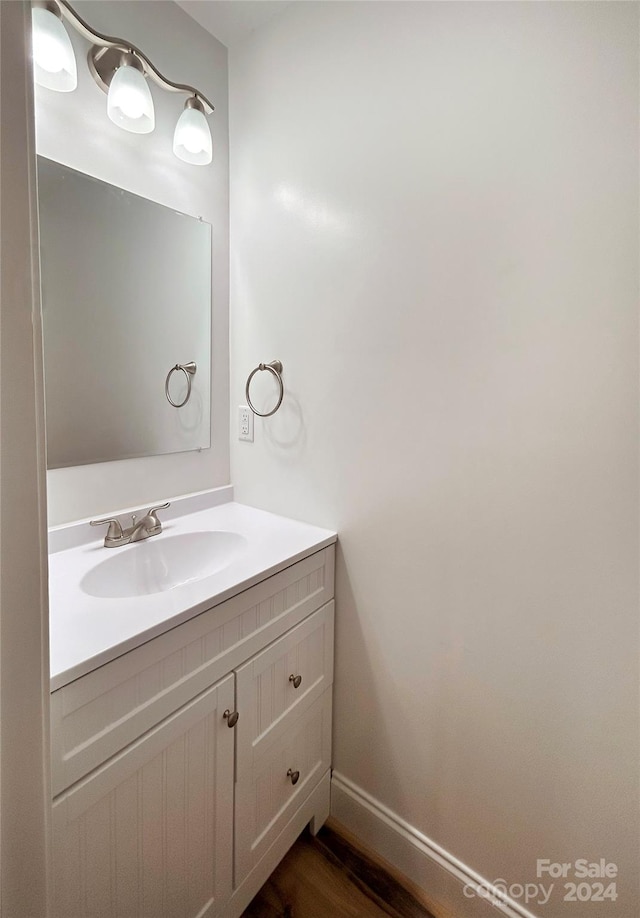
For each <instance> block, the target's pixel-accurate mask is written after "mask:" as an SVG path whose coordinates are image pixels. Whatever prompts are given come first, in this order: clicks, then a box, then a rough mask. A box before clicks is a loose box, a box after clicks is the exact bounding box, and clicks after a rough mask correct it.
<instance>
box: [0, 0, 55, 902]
mask: <svg viewBox="0 0 640 918" xmlns="http://www.w3.org/2000/svg"><path fill="white" fill-rule="evenodd" d="M30 18H31V10H30V5H29V4H28V3H0V108H1V110H2V119H1V120H0V444H1V447H0V915H2V918H19V916H25V918H27V916H28V918H46V915H47V913H48V912H47V874H46V862H47V844H46V832H47V823H48V821H49V820H48V813H49V809H50V808H49V806H48V801H49V800H50V788H49V652H48V649H49V644H48V615H47V600H46V590H47V543H46V495H45V489H46V480H45V474H44V423H43V421H44V396H43V387H42V338H41V323H40V308H39V307H40V303H39V296H38V270H37V269H38V265H37V258H34V255H35V252H36V249H35V246H34V244H33V243H34V242H35V239H36V229H37V227H36V214H35V194H34V192H35V138H34V132H33V94H32V88H31V87H32V78H31V64H30V61H29V58H28V53H27V49H28V42H27V36H28V33H29V28H30Z"/></svg>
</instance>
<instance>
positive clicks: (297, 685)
mask: <svg viewBox="0 0 640 918" xmlns="http://www.w3.org/2000/svg"><path fill="white" fill-rule="evenodd" d="M289 682H293V687H294V688H300V684H301V682H302V676H294V675H293V673H291V675H290V676H289Z"/></svg>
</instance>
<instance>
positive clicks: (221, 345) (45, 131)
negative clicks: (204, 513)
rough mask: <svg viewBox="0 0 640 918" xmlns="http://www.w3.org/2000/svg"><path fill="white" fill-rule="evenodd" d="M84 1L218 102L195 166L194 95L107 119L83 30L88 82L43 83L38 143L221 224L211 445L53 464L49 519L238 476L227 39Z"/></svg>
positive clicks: (167, 14)
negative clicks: (62, 87) (234, 463)
mask: <svg viewBox="0 0 640 918" xmlns="http://www.w3.org/2000/svg"><path fill="white" fill-rule="evenodd" d="M74 7H75V8H76V9H77V11H78V13H79V14H80V15H81V16H82V17H84V18H85V19H86V20H87V22H88V23H89V24H90V25H91V26H92V27H93V28H95V29H96V30H97V31H100V32H103V33H106V34H108V35H113V36H115V37H118V38H124V39H128V40H129V41H131V42H133V44H135V45H137V46H138V47H139V48H140V49H141V50H142V51H144V52H145V53H146V54H148V55H149V57H150V58H151V60H152V61H153V62H154V64H155V65H156V66H157V67H158V69H159V70H160V71H161V72H162V73H164V74H165V75H166V76H167V77H169V78H170V79H173V80H175V81H176V82H179V83H189V84H191V85H193V86H196V87H197V88H198V89H200V90H202V92H203V93H204V94H205V95H206V96H208V97H209V98H210V99H211V101H212V102H213V103H214V105H215V106H216V110H215V112H214V114H213V115H212V116H211V118H210V119H209V124H210V126H211V132H212V136H213V144H214V161H213V164H212V166H208V167H197V166H190V165H187V164H186V163H182V162H181V161H180V160H178V159H176V157H175V156H174V155H173V152H172V138H173V130H174V127H175V123H176V120H177V118H178V115H179V114H180V112H181V111H182V107H183V104H184V98H185V97H183V96H179V95H173V94H169V93H164V92H162V91H161V90H157V89H156V88H155V87H152V93H153V97H154V104H155V111H156V127H155V130H154V132H153V133H152V134H149V135H145V136H142V137H141V136H138V135H136V134H130V133H127V132H126V131H123V130H121V129H120V128H118V127H116V126H115V125H114V124H112V123H111V121H110V120H109V119H108V118H107V114H106V95H105V94H104V93H103V92H102V91H101V90H100V89H99V87H98V86H97V85H96V84H95V83H94V81H93V79H92V78H91V76H90V75H89V71H88V69H87V66H86V62H85V61H86V54H87V50H88V47H89V45H88V43H87V42H86V41H84V40H83V39H82V38H80V36H78V35H77V34H76V33H75V32H74V30H73V29H72V28H69V30H68V31H69V33H70V34H71V36H72V40H73V42H74V46H75V49H76V58H77V60H78V88H77V90H76V91H75V92H73V93H56V92H52V91H50V90H47V89H43V88H42V87H37V88H36V125H37V149H38V153H40V154H42V155H43V156H46V157H48V158H50V159H54V160H57V161H58V162H62V163H65V164H66V165H68V166H71V167H72V168H74V169H78V170H80V171H82V172H86V173H88V174H90V175H94V176H96V177H97V178H100V179H102V180H104V181H107V182H111V183H112V184H114V185H118V186H120V187H122V188H126V189H127V190H128V191H132V192H135V193H136V194H139V195H142V196H144V197H147V198H150V199H151V200H153V201H157V202H159V203H160V204H165V205H166V206H168V207H174V208H176V209H177V210H180V211H182V212H184V213H188V214H192V215H194V216H199V217H202V218H203V219H204V220H206V221H207V222H209V223H211V225H212V242H213V265H212V273H213V278H212V281H213V283H212V291H213V323H212V421H211V443H212V448H211V449H210V450H203V451H202V452H186V453H176V454H172V455H165V456H154V457H150V458H146V459H130V460H126V461H121V462H107V463H99V464H96V465H85V466H79V467H74V468H68V469H56V470H52V471H50V472H49V473H48V491H49V523H50V525H55V524H57V523H61V522H65V521H67V520H72V519H79V518H82V517H87V516H97V515H100V514H103V513H106V512H109V511H113V510H115V509H117V508H120V507H126V506H133V505H143V504H147V503H149V502H151V501H154V500H157V499H160V500H164V499H166V498H167V497H170V496H172V495H178V494H183V493H188V492H192V491H200V490H204V489H206V488H213V487H217V486H219V485H223V484H228V482H229V408H228V405H229V381H228V361H229V344H228V295H229V292H228V284H229V248H228V244H229V243H228V226H229V222H228V221H229V202H228V111H227V107H228V87H227V49H226V48H225V47H224V46H223V45H222V44H220V42H218V41H217V40H216V39H215V38H213V37H212V36H211V35H210V34H209V33H208V32H205V30H204V29H202V28H201V27H200V26H199V25H198V24H197V23H196V22H194V20H193V19H191V17H190V16H188V15H187V14H186V13H185V12H184V11H183V10H181V9H179V8H178V7H177V6H176V4H174V3H170V2H161V0H160V2H157V0H147V2H144V3H142V2H134V0H128V2H110V0H91V2H88V0H80V2H77V3H74ZM176 308H179V304H176ZM144 357H145V355H144V354H141V355H140V359H141V360H144Z"/></svg>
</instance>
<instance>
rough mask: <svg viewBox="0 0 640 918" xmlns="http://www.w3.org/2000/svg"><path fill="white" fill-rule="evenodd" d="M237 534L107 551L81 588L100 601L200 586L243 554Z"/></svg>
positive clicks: (156, 540) (188, 535)
mask: <svg viewBox="0 0 640 918" xmlns="http://www.w3.org/2000/svg"><path fill="white" fill-rule="evenodd" d="M247 545H248V543H247V540H246V539H245V537H244V536H241V535H239V534H238V533H236V532H225V531H211V532H185V533H182V534H180V535H173V536H171V535H162V534H161V535H159V536H153V537H152V538H150V539H146V540H145V541H143V542H135V543H134V544H132V545H125V546H123V547H122V548H114V549H105V551H112V552H114V554H113V555H112V556H111V557H108V558H105V560H104V561H101V562H100V563H99V564H96V566H95V567H93V568H91V570H89V571H88V572H87V573H86V574H85V575H84V577H83V578H82V580H81V581H80V588H81V589H82V591H83V592H84V593H87V594H88V595H89V596H96V597H98V598H100V599H126V598H129V597H132V596H148V595H150V594H152V593H164V592H165V591H167V590H173V589H175V588H176V587H179V586H183V585H184V584H185V583H192V582H193V581H195V580H203V579H204V578H205V577H210V576H211V575H212V574H216V573H217V572H218V571H220V570H222V569H223V568H225V567H227V566H228V565H229V564H231V562H232V561H235V559H236V558H237V557H238V556H239V555H241V554H242V553H243V552H244V551H245V550H246V548H247Z"/></svg>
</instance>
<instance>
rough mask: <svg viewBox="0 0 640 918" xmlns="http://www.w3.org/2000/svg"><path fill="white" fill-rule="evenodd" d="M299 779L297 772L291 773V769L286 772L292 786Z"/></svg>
mask: <svg viewBox="0 0 640 918" xmlns="http://www.w3.org/2000/svg"><path fill="white" fill-rule="evenodd" d="M299 777H300V772H299V771H293V769H291V768H290V769H289V771H288V772H287V778H291V783H292V784H297V783H298V778H299Z"/></svg>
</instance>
